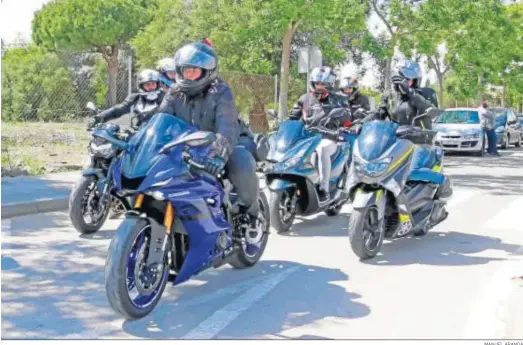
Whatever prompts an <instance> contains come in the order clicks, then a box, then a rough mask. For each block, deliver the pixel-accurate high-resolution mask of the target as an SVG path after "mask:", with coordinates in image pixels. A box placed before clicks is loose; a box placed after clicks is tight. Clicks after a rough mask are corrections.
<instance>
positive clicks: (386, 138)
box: [356, 121, 398, 161]
mask: <svg viewBox="0 0 523 345" xmlns="http://www.w3.org/2000/svg"><path fill="white" fill-rule="evenodd" d="M397 128H398V124H397V123H395V122H392V121H370V122H366V123H364V124H363V126H362V128H361V132H360V135H359V137H358V139H356V141H357V142H358V146H359V152H360V156H361V158H363V159H365V160H366V161H372V160H374V159H376V158H378V157H379V156H381V155H382V154H383V153H384V152H385V151H386V150H387V149H388V148H390V147H391V146H392V145H393V144H394V143H395V142H396V130H397Z"/></svg>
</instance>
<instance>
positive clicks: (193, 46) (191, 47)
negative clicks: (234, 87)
mask: <svg viewBox="0 0 523 345" xmlns="http://www.w3.org/2000/svg"><path fill="white" fill-rule="evenodd" d="M174 64H175V66H176V84H177V85H178V87H179V89H180V91H182V92H183V93H185V94H186V95H187V96H194V95H197V94H198V93H200V92H202V91H204V90H205V89H206V88H207V87H208V86H209V85H210V84H211V83H212V82H213V81H214V80H215V79H216V78H217V76H218V57H217V56H216V52H215V51H214V50H213V49H212V48H211V47H209V46H208V45H206V44H204V43H202V42H196V43H190V44H187V45H185V46H183V47H182V48H181V49H180V50H178V51H177V52H176V55H175V56H174ZM187 67H192V68H200V69H201V70H202V75H201V76H200V77H199V78H198V79H196V80H189V79H185V78H184V76H183V70H184V69H185V68H187Z"/></svg>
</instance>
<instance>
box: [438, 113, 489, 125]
mask: <svg viewBox="0 0 523 345" xmlns="http://www.w3.org/2000/svg"><path fill="white" fill-rule="evenodd" d="M436 123H479V115H478V112H477V111H475V110H447V111H444V112H443V113H441V115H440V116H438V118H437V119H436Z"/></svg>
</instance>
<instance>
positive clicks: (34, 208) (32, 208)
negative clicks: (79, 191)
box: [2, 195, 69, 219]
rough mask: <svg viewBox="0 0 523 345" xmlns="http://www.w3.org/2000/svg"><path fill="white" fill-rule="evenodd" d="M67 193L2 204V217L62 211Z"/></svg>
mask: <svg viewBox="0 0 523 345" xmlns="http://www.w3.org/2000/svg"><path fill="white" fill-rule="evenodd" d="M68 204H69V195H65V196H61V197H57V198H48V199H39V200H34V201H29V202H16V203H9V204H5V205H2V219H6V218H13V217H20V216H28V215H31V214H37V213H46V212H55V211H62V210H66V209H67V208H68Z"/></svg>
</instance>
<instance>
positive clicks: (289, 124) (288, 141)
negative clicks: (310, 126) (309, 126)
mask: <svg viewBox="0 0 523 345" xmlns="http://www.w3.org/2000/svg"><path fill="white" fill-rule="evenodd" d="M309 136H310V133H309V132H308V131H307V130H306V129H305V124H304V123H303V121H300V120H285V121H283V122H282V123H281V124H280V127H279V128H278V131H277V132H276V133H275V134H274V137H275V141H276V142H277V143H278V147H277V150H278V151H281V150H285V149H287V148H288V147H289V146H291V145H293V144H294V143H296V142H297V141H299V140H300V139H302V138H307V137H309Z"/></svg>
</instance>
